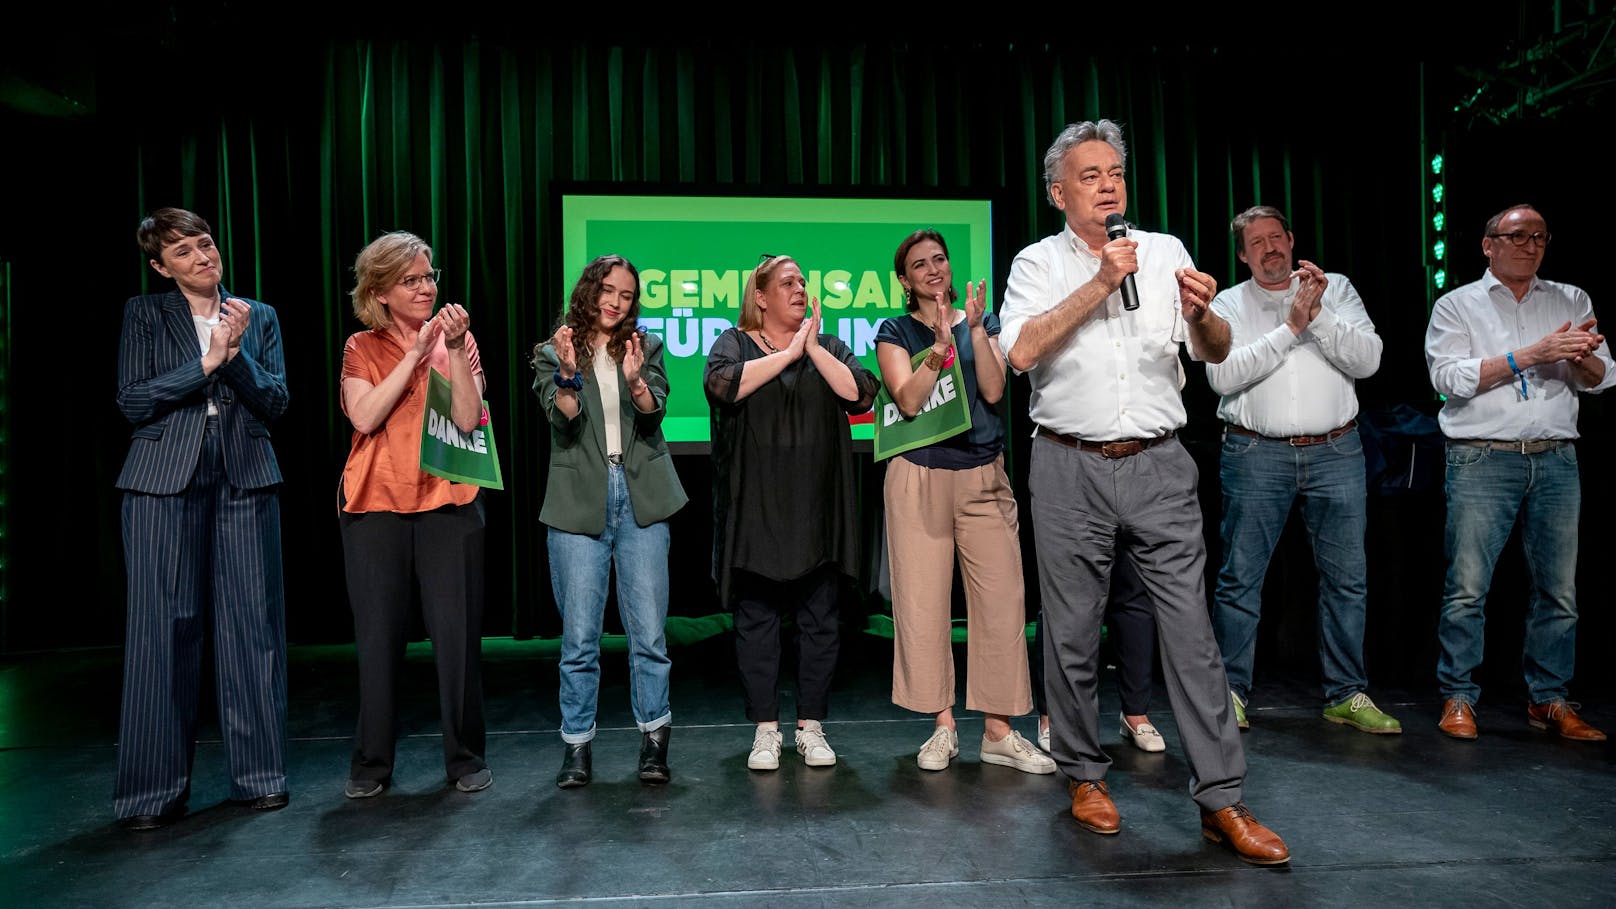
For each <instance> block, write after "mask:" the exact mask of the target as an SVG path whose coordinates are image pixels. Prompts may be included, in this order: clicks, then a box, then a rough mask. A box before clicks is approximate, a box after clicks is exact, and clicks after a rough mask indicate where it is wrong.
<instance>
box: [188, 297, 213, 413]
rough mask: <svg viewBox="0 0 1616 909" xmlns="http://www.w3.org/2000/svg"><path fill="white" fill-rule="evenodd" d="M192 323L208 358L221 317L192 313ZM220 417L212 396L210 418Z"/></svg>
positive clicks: (197, 338) (198, 340)
mask: <svg viewBox="0 0 1616 909" xmlns="http://www.w3.org/2000/svg"><path fill="white" fill-rule="evenodd" d="M191 321H192V322H195V323H196V341H197V343H198V344H200V345H201V346H202V355H203V356H207V354H208V348H210V347H212V346H213V328H214V326H216V325H218V324H219V316H218V314H217V313H215V314H214V316H213V318H211V319H210V318H208V317H207V316H199V315H197V314H196V313H194V312H193V313H191ZM218 415H219V405H218V403H216V402H215V401H214V400H213V397H212V396H211V395H210V396H209V397H208V416H210V417H216V416H218Z"/></svg>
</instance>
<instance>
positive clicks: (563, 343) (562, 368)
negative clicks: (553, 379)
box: [550, 325, 578, 379]
mask: <svg viewBox="0 0 1616 909" xmlns="http://www.w3.org/2000/svg"><path fill="white" fill-rule="evenodd" d="M550 344H551V346H553V347H554V348H555V352H556V361H557V363H556V366H557V368H556V372H559V373H561V378H563V379H571V378H572V377H573V376H575V375H577V374H578V351H577V350H575V349H574V348H573V346H572V328H571V327H570V326H567V325H563V326H561V327H560V328H558V329H556V333H555V337H554V338H551V339H550Z"/></svg>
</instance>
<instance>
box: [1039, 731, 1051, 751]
mask: <svg viewBox="0 0 1616 909" xmlns="http://www.w3.org/2000/svg"><path fill="white" fill-rule="evenodd" d="M1038 747H1039V748H1042V749H1043V750H1044V753H1045V754H1048V753H1049V727H1048V726H1045V727H1043V728H1042V729H1040V730H1038Z"/></svg>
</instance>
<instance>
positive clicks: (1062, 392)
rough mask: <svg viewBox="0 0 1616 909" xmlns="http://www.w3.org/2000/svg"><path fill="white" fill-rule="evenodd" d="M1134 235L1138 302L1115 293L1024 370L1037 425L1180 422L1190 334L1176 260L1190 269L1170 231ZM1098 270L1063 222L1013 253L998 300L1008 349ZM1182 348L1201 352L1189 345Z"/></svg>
mask: <svg viewBox="0 0 1616 909" xmlns="http://www.w3.org/2000/svg"><path fill="white" fill-rule="evenodd" d="M1128 237H1129V239H1132V240H1136V241H1138V243H1139V249H1138V259H1139V271H1138V273H1137V274H1136V275H1135V276H1134V278H1135V281H1136V282H1137V284H1138V287H1139V308H1138V309H1136V310H1133V311H1132V312H1130V311H1128V310H1126V309H1123V308H1122V293H1121V291H1118V292H1116V293H1113V294H1111V296H1110V297H1108V298H1107V299H1106V301H1105V305H1104V306H1103V307H1102V308H1101V309H1099V310H1096V311H1095V313H1094V315H1093V316H1092V317H1091V318H1090V319H1089V320H1088V321H1086V322H1084V323H1083V324H1082V325H1081V326H1079V327H1078V329H1077V330H1076V331H1075V332H1073V333H1072V336H1071V337H1070V338H1068V339H1067V340H1066V343H1065V344H1063V345H1061V346H1060V347H1058V348H1056V349H1055V350H1053V351H1051V352H1050V353H1048V354H1047V355H1045V356H1044V358H1043V359H1042V360H1040V361H1039V362H1038V363H1037V364H1036V365H1034V366H1033V367H1032V368H1031V369H1028V370H1026V373H1027V375H1028V378H1029V380H1030V381H1031V383H1032V397H1031V400H1030V401H1029V404H1028V408H1027V410H1028V414H1029V416H1031V417H1032V421H1033V422H1034V423H1036V424H1038V425H1039V426H1043V427H1046V428H1048V429H1051V430H1053V431H1055V432H1058V433H1062V434H1065V435H1069V436H1076V437H1078V438H1080V439H1087V440H1089V441H1093V442H1110V441H1116V440H1119V439H1152V438H1156V437H1157V436H1162V435H1165V434H1167V433H1169V432H1172V431H1173V430H1176V429H1178V428H1179V427H1181V426H1183V425H1184V400H1183V398H1182V397H1181V396H1180V395H1179V389H1180V388H1181V387H1182V386H1183V375H1182V369H1181V367H1180V365H1179V361H1178V347H1179V345H1180V344H1187V343H1188V342H1189V338H1190V334H1189V326H1188V325H1187V324H1185V322H1184V316H1183V314H1182V313H1181V312H1180V309H1179V297H1178V278H1177V277H1176V275H1175V272H1176V271H1177V270H1178V269H1180V268H1194V267H1195V263H1194V262H1193V261H1191V259H1190V254H1189V252H1188V251H1187V250H1185V249H1184V244H1183V243H1181V242H1179V240H1178V238H1177V237H1173V236H1170V235H1168V234H1157V233H1150V232H1147V231H1141V230H1135V231H1131V232H1130V233H1129V234H1128ZM1099 270H1100V259H1099V257H1098V256H1096V255H1094V254H1093V253H1092V252H1090V251H1089V248H1088V244H1087V243H1084V242H1083V241H1082V240H1081V239H1079V238H1078V237H1077V235H1076V234H1074V233H1072V229H1071V228H1070V227H1067V228H1066V229H1065V230H1062V231H1061V232H1060V233H1058V234H1055V235H1053V236H1050V237H1045V238H1044V239H1042V240H1040V241H1038V242H1037V243H1034V244H1033V245H1031V246H1029V247H1027V248H1026V249H1023V250H1022V251H1021V252H1020V253H1019V254H1017V255H1016V259H1015V262H1013V263H1012V264H1011V265H1010V283H1009V285H1008V286H1007V287H1006V288H1005V292H1004V304H1003V305H1002V306H1000V307H999V321H1000V323H1001V324H1002V325H1003V330H1002V331H1001V333H1000V334H999V344H1000V347H1001V348H1002V349H1003V350H1005V351H1007V352H1008V351H1009V350H1011V349H1012V348H1014V347H1015V344H1016V339H1017V338H1018V337H1020V335H1021V329H1022V327H1023V326H1025V325H1026V323H1027V320H1028V319H1030V318H1032V317H1034V316H1037V315H1039V314H1041V313H1044V312H1047V311H1049V310H1051V309H1053V308H1054V307H1055V305H1056V304H1058V303H1060V302H1061V301H1062V300H1064V299H1066V298H1067V297H1068V296H1070V295H1071V293H1072V292H1073V291H1074V290H1077V289H1078V288H1079V287H1081V286H1083V285H1084V284H1086V283H1088V282H1089V280H1091V279H1092V278H1093V277H1094V275H1095V274H1096V273H1097V272H1099ZM1190 356H1191V357H1195V358H1196V359H1199V357H1198V356H1197V355H1196V352H1195V350H1194V349H1193V345H1192V346H1191V349H1190Z"/></svg>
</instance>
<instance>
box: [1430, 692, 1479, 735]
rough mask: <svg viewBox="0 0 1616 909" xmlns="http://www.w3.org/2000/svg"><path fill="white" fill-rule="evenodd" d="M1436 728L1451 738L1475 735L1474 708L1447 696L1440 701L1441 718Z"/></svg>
mask: <svg viewBox="0 0 1616 909" xmlns="http://www.w3.org/2000/svg"><path fill="white" fill-rule="evenodd" d="M1436 728H1437V729H1438V730H1440V731H1441V732H1442V734H1443V735H1445V736H1447V737H1448V738H1453V739H1466V740H1469V739H1473V738H1475V737H1476V710H1475V708H1474V707H1471V706H1470V705H1469V704H1466V703H1465V702H1464V701H1460V700H1455V699H1453V698H1449V699H1448V700H1446V701H1443V702H1442V720H1441V722H1439V723H1437V724H1436Z"/></svg>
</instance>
